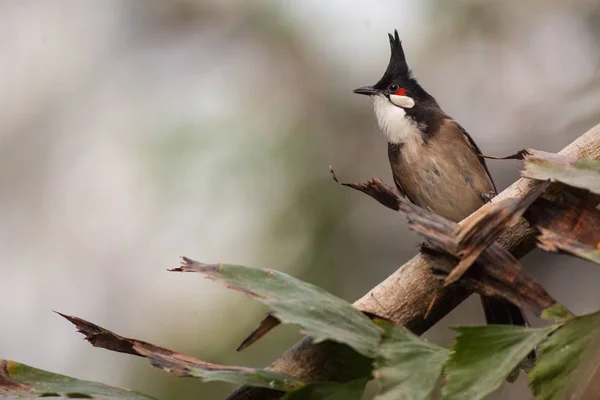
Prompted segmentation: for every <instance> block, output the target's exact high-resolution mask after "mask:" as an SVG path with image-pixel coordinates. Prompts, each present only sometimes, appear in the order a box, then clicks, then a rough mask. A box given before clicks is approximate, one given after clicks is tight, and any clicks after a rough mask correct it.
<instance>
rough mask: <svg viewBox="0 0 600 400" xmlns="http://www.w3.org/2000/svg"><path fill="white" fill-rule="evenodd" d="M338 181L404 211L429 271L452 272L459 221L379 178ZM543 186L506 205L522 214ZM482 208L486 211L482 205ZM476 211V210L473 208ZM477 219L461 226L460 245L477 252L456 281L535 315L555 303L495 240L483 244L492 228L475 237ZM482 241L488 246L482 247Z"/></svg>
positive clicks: (505, 217) (500, 216) (501, 218)
mask: <svg viewBox="0 0 600 400" xmlns="http://www.w3.org/2000/svg"><path fill="white" fill-rule="evenodd" d="M332 176H333V178H334V179H335V180H336V182H338V183H340V182H339V181H338V180H337V177H335V174H334V173H333V170H332ZM340 184H341V185H344V186H348V187H351V188H353V189H356V190H359V191H361V192H363V193H366V194H368V195H369V196H371V197H373V198H375V199H376V200H377V201H379V202H380V203H381V204H383V205H385V206H387V207H389V208H391V209H393V210H396V211H399V212H401V213H402V214H404V215H405V216H406V217H407V219H408V221H409V224H410V227H411V229H413V230H414V231H416V232H418V233H419V234H421V235H423V236H424V237H425V238H426V239H427V241H428V244H427V245H426V246H424V247H423V253H424V254H425V255H426V256H428V257H429V258H430V261H431V264H432V265H434V266H435V268H436V270H435V271H434V272H438V273H443V274H444V278H445V277H447V276H448V274H451V273H452V271H453V269H454V268H455V267H456V265H457V264H458V262H459V261H460V256H461V254H460V253H461V251H460V248H461V244H460V243H459V239H457V237H456V234H455V232H457V231H458V230H459V224H457V223H455V222H452V221H449V220H447V219H445V218H443V217H441V216H439V215H436V214H434V213H432V212H430V211H428V210H425V209H423V208H421V207H419V206H417V205H414V204H412V203H410V202H409V201H408V200H406V199H404V198H403V197H401V196H400V195H399V193H398V191H397V190H395V188H392V187H390V186H388V185H386V184H384V183H383V182H381V180H379V179H372V180H371V181H369V182H366V183H362V184H359V183H340ZM545 188H546V184H541V185H539V186H538V187H537V189H536V190H534V191H533V192H532V193H531V194H528V195H527V196H525V197H526V199H525V200H523V202H521V201H514V203H512V204H511V205H510V207H512V208H513V209H514V210H515V211H517V212H519V213H522V212H523V209H525V208H526V207H527V205H528V204H530V203H531V202H532V201H534V200H535V198H537V197H538V196H539V195H540V194H541V192H542V191H543V190H544V189H545ZM488 210H491V211H494V212H496V214H497V215H496V216H493V215H492V216H491V217H490V218H491V219H492V221H493V223H494V224H497V225H498V226H501V225H502V224H503V223H507V224H508V225H510V223H511V222H512V219H511V217H510V215H511V214H508V213H507V214H504V213H502V211H501V207H500V208H498V209H496V208H495V207H494V206H490V208H488ZM483 213H484V214H485V213H486V212H485V210H484V211H483ZM477 215H479V211H478V212H477ZM482 218H483V217H482ZM478 220H480V218H479V217H478V216H475V219H474V221H475V222H474V224H476V225H477V227H476V228H473V227H471V228H469V227H467V228H466V229H467V232H468V231H469V230H470V229H473V231H472V232H473V235H471V234H469V233H465V234H464V238H463V244H462V246H463V248H465V247H469V246H471V245H470V244H473V245H472V246H474V250H472V251H473V252H474V253H477V252H480V251H481V250H483V252H482V253H481V254H480V255H479V257H477V261H476V262H475V264H476V266H477V268H474V269H475V271H472V272H471V269H469V270H468V271H467V273H466V274H465V275H463V277H462V278H461V279H459V282H460V283H461V284H464V285H466V286H467V287H469V288H470V289H471V290H475V291H477V292H479V293H481V294H483V295H487V296H494V297H501V298H505V299H507V300H509V301H511V302H513V303H514V304H516V305H519V306H521V307H523V308H529V309H531V310H533V311H534V312H535V313H536V314H537V315H540V314H541V313H542V312H543V311H544V310H545V309H547V308H548V307H551V306H552V305H554V304H556V301H555V300H554V299H553V298H552V297H551V296H550V295H549V294H548V292H546V290H545V289H544V288H543V287H542V285H540V284H539V283H538V282H537V281H536V280H535V279H534V278H533V277H532V276H531V275H529V274H528V273H527V272H526V271H525V270H524V269H523V268H522V267H521V265H520V264H519V262H518V260H517V259H516V258H515V257H514V256H513V255H512V254H510V253H509V252H508V251H507V250H506V249H504V248H503V247H502V246H501V245H500V244H498V243H496V242H494V243H492V244H491V245H489V242H491V241H493V240H491V238H493V236H494V235H496V234H497V233H498V231H495V230H493V229H492V233H489V235H488V234H484V235H483V236H482V237H481V239H477V238H476V233H475V232H476V229H478V228H480V227H481V225H485V224H484V223H483V222H477V221H478ZM486 246H489V247H487V248H485V247H486ZM471 261H472V260H470V261H469V262H471Z"/></svg>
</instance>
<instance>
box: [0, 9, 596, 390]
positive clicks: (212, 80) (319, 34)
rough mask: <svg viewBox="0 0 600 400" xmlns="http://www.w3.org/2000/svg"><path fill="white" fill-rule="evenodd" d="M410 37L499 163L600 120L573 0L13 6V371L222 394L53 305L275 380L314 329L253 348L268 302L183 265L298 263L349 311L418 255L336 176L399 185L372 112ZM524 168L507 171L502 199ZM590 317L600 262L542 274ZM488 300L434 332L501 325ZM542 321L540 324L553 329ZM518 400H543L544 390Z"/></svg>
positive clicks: (8, 161) (582, 24)
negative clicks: (277, 369) (99, 345)
mask: <svg viewBox="0 0 600 400" xmlns="http://www.w3.org/2000/svg"><path fill="white" fill-rule="evenodd" d="M394 28H397V29H398V31H399V33H400V36H401V37H402V38H403V40H404V45H405V48H406V52H407V57H408V61H409V63H410V64H411V66H412V68H413V69H414V71H415V74H416V76H417V78H418V79H419V80H420V82H421V83H422V84H423V85H424V86H425V87H426V88H427V89H428V90H429V91H430V92H431V93H432V94H434V96H436V97H437V99H438V100H439V102H440V104H441V105H442V107H444V109H445V110H446V111H447V112H448V113H449V114H450V115H452V116H453V117H455V118H456V119H458V120H459V121H460V122H461V124H463V125H464V126H465V127H466V129H467V130H468V131H469V132H471V134H472V135H473V136H474V138H475V140H476V141H477V142H478V143H479V145H480V147H481V148H482V150H483V151H484V152H485V153H487V154H491V155H508V154H512V153H514V152H515V151H517V150H519V149H522V148H527V147H533V148H537V149H541V150H548V151H556V150H559V149H560V148H562V147H564V146H565V145H566V144H567V143H569V142H570V141H571V140H573V139H574V138H576V137H578V136H579V135H580V134H582V133H583V132H584V131H585V130H587V129H588V128H590V127H591V126H593V125H594V124H596V123H598V122H600V73H599V63H600V3H599V2H598V1H591V0H580V1H578V2H571V1H556V0H531V1H528V2H522V1H518V0H504V1H479V0H461V1H446V0H426V1H425V0H403V1H398V0H395V1H379V2H377V3H374V2H366V1H342V0H336V1H333V0H331V1H327V2H325V1H318V0H297V1H294V0H280V1H242V0H240V1H232V0H230V1H222V0H206V1H194V0H172V1H158V0H145V1H141V0H129V1H123V0H103V1H91V0H89V1H80V0H65V1H24V0H5V1H3V2H1V3H0V59H1V61H0V221H1V223H0V265H1V268H2V270H1V271H2V273H1V275H0V292H1V293H2V297H3V300H2V302H1V303H0V326H1V329H0V358H8V359H14V360H18V361H21V362H24V363H27V364H30V365H33V366H36V367H39V368H44V369H48V370H51V371H54V372H59V373H63V374H68V375H73V376H76V377H79V378H84V379H91V380H97V381H101V382H104V383H109V384H113V385H119V386H125V387H131V388H133V389H136V390H139V391H142V392H144V393H147V394H150V395H153V396H156V397H157V398H159V399H165V400H168V399H182V400H187V399H207V400H212V399H221V398H223V397H224V396H226V394H227V393H229V392H230V391H231V390H232V389H233V387H232V386H230V385H225V384H219V383H209V384H202V383H200V382H198V381H194V380H191V379H179V378H175V377H172V376H169V375H168V374H166V373H163V372H161V371H158V370H156V369H153V368H151V367H150V366H149V365H148V364H147V362H146V361H145V360H142V359H136V358H134V357H130V356H126V355H121V354H116V353H110V352H108V351H103V350H98V349H94V348H92V347H91V346H90V345H89V344H87V343H85V342H84V341H83V340H82V337H81V336H80V335H79V334H77V333H76V332H75V330H74V328H73V326H72V325H71V324H69V323H68V322H66V321H64V320H63V319H61V318H60V317H58V316H57V315H55V314H53V313H52V310H58V311H61V312H64V313H67V314H72V315H77V316H80V317H82V318H85V319H88V320H91V321H93V322H96V323H98V324H100V325H102V326H105V327H107V328H109V329H112V330H114V331H116V332H118V333H121V334H123V335H126V336H129V337H136V338H139V339H142V340H146V341H149V342H152V343H156V344H159V345H162V346H166V347H170V348H173V349H175V350H179V351H182V352H188V353H190V354H193V355H195V356H197V357H199V358H201V359H204V360H207V361H211V362H216V363H224V364H236V365H253V366H264V365H266V364H268V363H269V362H270V361H272V360H273V359H274V358H276V357H277V355H279V354H280V353H282V352H283V351H284V350H285V349H286V348H288V347H289V346H290V345H292V344H293V343H294V342H295V341H296V340H297V339H298V338H299V337H300V335H299V334H298V333H297V330H296V329H295V328H293V327H280V328H278V329H276V330H275V331H274V332H272V333H271V334H269V335H268V336H267V337H265V338H264V339H263V340H262V341H261V342H259V343H258V344H256V345H254V346H253V347H251V348H250V349H248V350H246V351H244V352H242V353H236V352H235V348H236V347H237V345H238V344H239V343H240V341H241V340H242V339H243V338H244V337H245V336H246V335H247V334H248V333H249V332H250V331H251V330H252V329H254V328H255V327H256V325H257V324H258V322H259V321H260V320H261V319H262V317H263V316H264V313H265V309H264V308H262V307H261V306H259V305H257V304H255V303H253V302H252V301H249V300H248V299H246V298H245V297H243V295H241V294H239V293H234V292H231V291H227V290H226V289H224V288H223V287H222V286H220V285H219V284H216V283H214V282H210V281H207V280H204V279H202V277H201V276H199V275H183V274H174V273H169V272H167V271H166V269H167V268H172V267H175V266H177V265H178V256H181V255H186V256H189V257H192V258H195V259H198V260H201V261H206V262H228V263H239V264H246V265H252V266H259V267H268V268H274V269H278V270H282V271H285V272H287V273H289V274H292V275H294V276H297V277H299V278H301V279H304V280H307V281H309V282H312V283H315V284H318V285H321V286H323V287H325V288H326V289H328V290H329V291H331V292H333V293H335V294H337V295H339V296H341V297H343V298H345V299H347V300H349V301H352V300H354V299H356V298H358V297H360V296H361V295H362V294H363V293H365V292H366V291H367V290H368V289H369V288H371V287H372V286H374V285H376V284H377V283H378V282H379V281H381V280H382V279H383V278H385V277H386V276H387V275H388V274H390V273H391V272H392V271H393V270H394V269H395V268H396V267H398V266H399V265H401V264H403V263H404V262H405V261H406V260H408V259H409V258H410V257H411V256H412V255H414V254H415V252H416V250H417V244H418V243H419V238H418V237H417V236H416V235H415V234H413V233H411V232H409V230H408V229H407V224H406V222H405V221H404V220H403V219H402V218H401V217H398V216H397V215H396V214H394V213H393V212H391V211H389V210H387V209H384V208H383V207H381V206H380V205H378V204H376V203H375V202H374V201H372V200H371V199H369V198H367V197H366V196H362V195H360V194H359V193H357V192H353V191H351V190H348V189H344V188H341V187H339V186H338V185H336V184H335V183H333V182H332V181H331V179H330V177H329V172H328V163H329V161H330V160H331V162H332V163H333V166H334V167H335V169H336V172H337V173H338V175H339V176H340V178H342V179H345V180H364V179H368V178H370V177H372V176H378V177H381V178H383V179H385V180H387V181H388V182H391V177H390V175H391V174H390V172H389V170H388V161H387V151H386V144H385V140H384V138H383V135H381V134H380V133H379V132H378V129H377V127H376V122H375V118H374V116H373V111H372V106H371V104H370V101H369V100H368V99H366V98H364V97H363V96H357V95H353V94H352V92H351V90H352V89H353V88H355V87H358V86H362V85H365V84H372V83H374V82H376V81H377V80H378V79H379V77H380V76H381V75H382V73H383V71H384V69H385V67H386V65H387V61H388V58H389V46H388V41H387V35H386V34H387V33H388V32H391V31H393V29H394ZM519 167H520V164H519V163H518V162H514V161H491V162H490V169H491V171H492V174H493V176H494V178H495V180H496V182H497V184H498V186H499V188H500V189H503V188H505V187H506V186H508V185H509V184H510V183H511V182H512V181H514V180H515V179H516V178H517V177H518V169H519ZM523 264H524V265H525V267H526V268H527V269H528V270H529V271H531V272H532V273H533V274H534V275H535V276H536V277H537V278H538V279H539V280H540V281H542V282H543V283H544V284H545V285H546V287H547V289H548V290H549V291H550V292H551V293H552V294H553V295H554V296H555V297H556V298H557V299H559V300H560V301H562V302H563V303H564V304H566V305H567V306H568V307H570V308H571V309H572V310H573V311H574V312H576V313H583V312H590V311H593V310H596V309H598V308H600V292H599V291H598V289H597V288H598V284H599V283H600V270H599V269H598V268H597V267H594V266H592V265H590V264H587V263H585V262H582V261H577V260H574V259H572V258H567V257H560V256H555V255H547V254H539V253H533V254H531V255H529V256H528V257H526V258H525V259H524V260H523ZM482 321H483V314H482V311H481V309H480V305H479V301H478V299H477V298H471V299H470V300H468V301H467V302H465V303H464V304H463V305H461V307H459V308H458V309H457V310H455V312H453V313H452V314H451V315H449V316H448V317H447V318H446V319H445V320H444V321H442V322H441V323H440V324H438V325H437V326H436V327H434V328H433V329H432V330H431V331H430V332H428V333H427V334H426V335H427V337H428V338H430V339H431V340H433V341H435V342H437V343H440V344H443V345H448V344H449V343H451V334H450V333H449V330H448V329H447V326H448V325H449V324H472V323H481V322H482ZM533 323H534V324H539V323H541V322H540V321H537V320H534V321H533ZM494 396H495V398H497V399H513V398H528V397H529V396H530V395H529V392H528V389H527V382H526V380H525V379H520V380H519V382H518V383H517V384H514V385H505V386H504V387H503V388H502V389H500V390H499V391H498V392H497V393H496V394H494Z"/></svg>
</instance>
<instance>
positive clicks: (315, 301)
mask: <svg viewBox="0 0 600 400" xmlns="http://www.w3.org/2000/svg"><path fill="white" fill-rule="evenodd" d="M172 271H178V272H200V273H203V274H205V275H206V276H207V277H209V278H211V279H214V280H218V281H221V282H224V283H226V284H227V286H228V287H229V288H232V289H235V290H239V291H241V292H242V293H245V294H247V295H249V296H250V297H252V298H254V299H256V300H258V301H260V302H261V303H263V304H265V305H266V306H267V307H269V308H270V309H271V311H272V312H273V315H274V316H275V317H276V318H277V319H279V320H280V321H281V322H282V323H288V324H297V325H300V326H301V327H302V328H303V332H304V333H305V334H307V335H308V336H311V337H312V338H313V340H314V341H315V342H317V343H318V342H322V341H324V340H334V341H337V342H340V343H344V344H347V345H348V346H350V347H352V348H353V349H355V350H356V351H357V352H359V353H360V354H363V355H365V356H367V357H374V356H375V352H376V350H377V347H378V345H379V340H380V337H381V333H382V332H381V329H380V328H379V327H378V326H377V325H375V324H374V323H373V322H371V320H370V319H369V318H368V317H367V316H365V315H364V314H363V313H361V312H360V311H358V310H357V309H356V308H354V307H353V306H352V305H351V304H350V303H348V302H347V301H345V300H342V299H340V298H339V297H336V296H334V295H332V294H331V293H329V292H327V291H325V290H323V289H321V288H320V287H317V286H314V285H311V284H310V283H306V282H303V281H301V280H299V279H296V278H294V277H292V276H289V275H287V274H284V273H283V272H279V271H274V270H268V269H260V268H251V267H244V266H241V265H228V264H203V263H199V262H196V261H193V260H190V259H188V258H184V259H183V263H182V265H181V267H180V268H176V269H173V270H172Z"/></svg>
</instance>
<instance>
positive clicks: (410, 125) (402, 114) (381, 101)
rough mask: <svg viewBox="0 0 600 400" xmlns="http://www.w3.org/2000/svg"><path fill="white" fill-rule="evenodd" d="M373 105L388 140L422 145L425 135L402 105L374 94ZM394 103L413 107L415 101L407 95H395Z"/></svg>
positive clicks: (396, 142)
mask: <svg viewBox="0 0 600 400" xmlns="http://www.w3.org/2000/svg"><path fill="white" fill-rule="evenodd" d="M372 99H373V107H374V109H375V115H376V116H377V122H378V123H379V128H380V129H381V130H382V131H383V133H384V134H385V136H386V138H387V140H388V142H390V143H394V144H399V143H404V144H407V145H409V146H410V145H420V144H422V143H423V137H422V136H421V132H420V130H419V128H418V126H417V124H416V123H414V122H413V121H412V120H411V119H410V118H409V117H408V116H407V115H406V111H405V110H404V108H402V107H398V106H396V105H394V104H392V102H391V101H390V100H388V98H387V97H386V96H382V95H375V96H372ZM393 101H394V103H396V104H399V105H402V106H403V107H405V108H412V107H413V106H414V104H415V103H414V101H413V100H412V99H411V98H410V97H406V96H394V99H393Z"/></svg>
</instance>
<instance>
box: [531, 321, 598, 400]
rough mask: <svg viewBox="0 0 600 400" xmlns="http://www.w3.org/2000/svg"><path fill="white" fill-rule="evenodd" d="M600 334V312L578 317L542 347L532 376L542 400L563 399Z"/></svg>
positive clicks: (537, 396) (532, 385)
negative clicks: (590, 345)
mask: <svg viewBox="0 0 600 400" xmlns="http://www.w3.org/2000/svg"><path fill="white" fill-rule="evenodd" d="M598 335H600V312H596V313H594V314H589V315H585V316H582V317H577V318H575V319H573V320H571V321H569V322H567V323H565V324H564V325H563V326H562V327H560V328H559V329H558V330H556V332H554V334H553V335H552V336H550V338H549V339H548V340H547V341H546V342H545V343H543V344H542V345H541V346H540V348H539V352H540V354H539V356H538V361H537V363H536V365H535V367H534V368H533V369H532V370H531V372H530V373H529V378H530V380H531V388H532V389H533V393H534V394H535V396H536V399H538V400H558V399H563V398H564V397H565V396H564V395H565V393H566V391H567V389H568V388H569V385H570V384H572V383H573V382H572V378H573V377H574V375H576V374H574V372H575V371H576V370H577V369H578V367H579V365H580V364H581V362H582V361H583V359H584V358H585V354H586V349H587V347H588V346H589V344H590V342H591V341H592V340H594V339H597V338H598Z"/></svg>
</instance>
